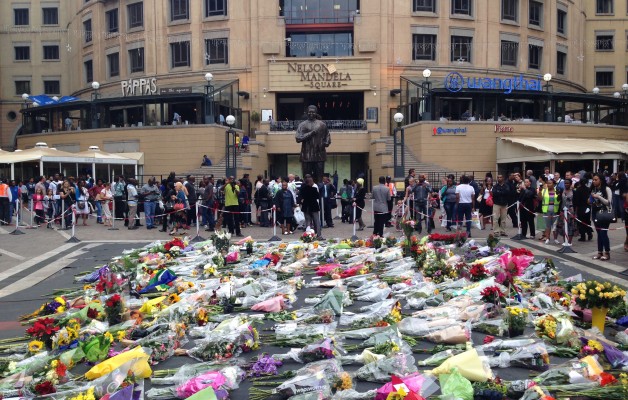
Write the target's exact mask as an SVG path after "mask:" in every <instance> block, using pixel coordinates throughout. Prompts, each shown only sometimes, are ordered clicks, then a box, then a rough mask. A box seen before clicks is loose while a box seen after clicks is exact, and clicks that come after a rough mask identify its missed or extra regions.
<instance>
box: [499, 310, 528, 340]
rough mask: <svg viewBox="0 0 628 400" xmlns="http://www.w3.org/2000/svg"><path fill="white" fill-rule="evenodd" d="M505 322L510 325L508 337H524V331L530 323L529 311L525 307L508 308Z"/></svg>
mask: <svg viewBox="0 0 628 400" xmlns="http://www.w3.org/2000/svg"><path fill="white" fill-rule="evenodd" d="M504 320H505V321H506V324H507V325H508V335H509V336H510V337H515V336H519V335H523V330H524V328H525V326H526V324H527V323H528V309H527V308H523V307H506V315H505V318H504Z"/></svg>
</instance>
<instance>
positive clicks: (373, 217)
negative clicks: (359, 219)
mask: <svg viewBox="0 0 628 400" xmlns="http://www.w3.org/2000/svg"><path fill="white" fill-rule="evenodd" d="M374 209H375V199H371V212H370V214H371V218H370V220H371V224H370V225H369V226H367V228H374V227H375V211H373V210H374ZM362 212H364V210H362Z"/></svg>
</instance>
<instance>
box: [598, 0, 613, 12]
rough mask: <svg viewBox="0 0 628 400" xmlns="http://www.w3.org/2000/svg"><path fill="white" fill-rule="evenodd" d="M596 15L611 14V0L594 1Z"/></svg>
mask: <svg viewBox="0 0 628 400" xmlns="http://www.w3.org/2000/svg"><path fill="white" fill-rule="evenodd" d="M596 1H597V3H596V5H595V13H596V14H613V0H596Z"/></svg>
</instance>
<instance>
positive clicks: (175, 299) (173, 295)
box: [168, 293, 181, 304]
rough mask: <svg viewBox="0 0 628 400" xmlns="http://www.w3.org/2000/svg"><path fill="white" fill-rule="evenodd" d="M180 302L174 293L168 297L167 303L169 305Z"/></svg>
mask: <svg viewBox="0 0 628 400" xmlns="http://www.w3.org/2000/svg"><path fill="white" fill-rule="evenodd" d="M180 300H181V298H180V297H179V295H178V294H176V293H172V294H171V295H170V296H168V302H169V303H170V304H174V303H178V302H179V301H180Z"/></svg>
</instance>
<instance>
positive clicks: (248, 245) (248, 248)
mask: <svg viewBox="0 0 628 400" xmlns="http://www.w3.org/2000/svg"><path fill="white" fill-rule="evenodd" d="M253 243H254V241H253V239H249V240H247V241H246V242H245V245H246V254H249V255H250V254H253Z"/></svg>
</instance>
